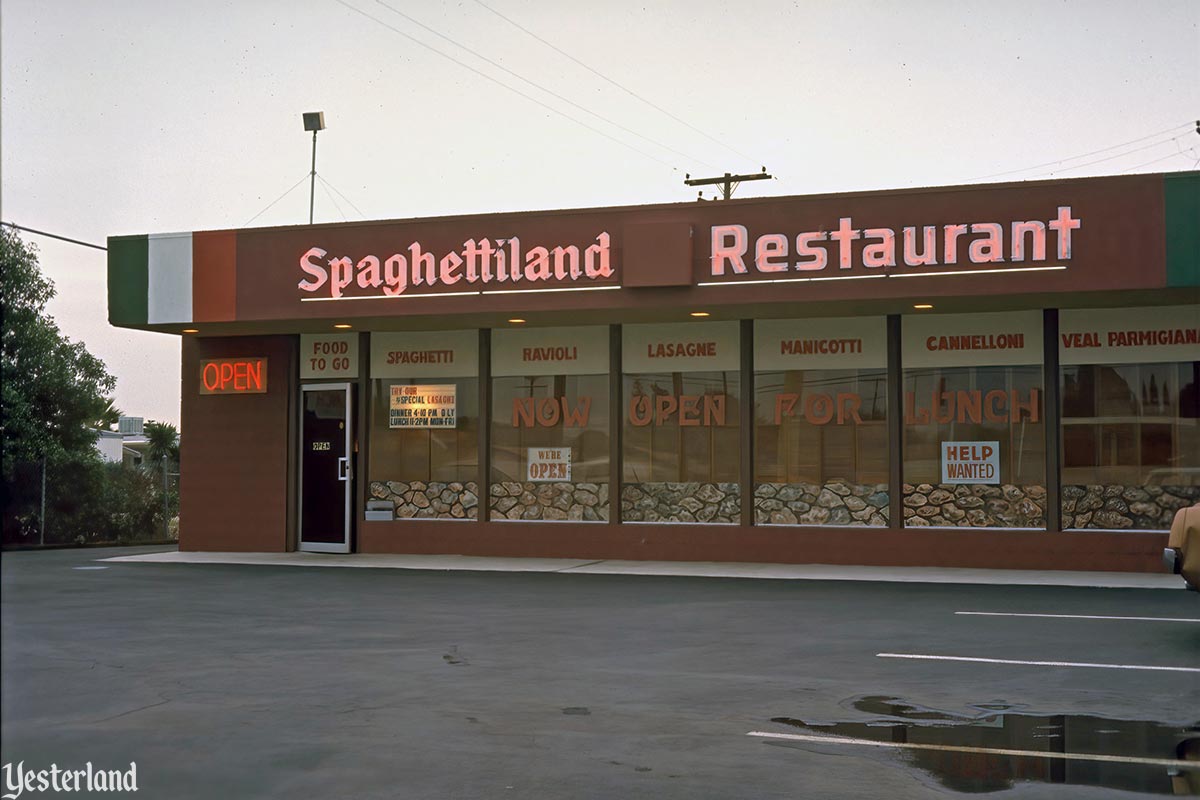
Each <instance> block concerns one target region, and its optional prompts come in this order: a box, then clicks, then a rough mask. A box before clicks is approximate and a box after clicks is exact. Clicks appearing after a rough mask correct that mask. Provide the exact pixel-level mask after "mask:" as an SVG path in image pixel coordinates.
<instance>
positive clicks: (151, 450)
mask: <svg viewBox="0 0 1200 800" xmlns="http://www.w3.org/2000/svg"><path fill="white" fill-rule="evenodd" d="M145 433H146V455H147V456H148V457H149V459H150V463H151V464H169V463H179V431H178V430H176V429H175V426H174V425H172V424H170V423H169V422H155V421H154V420H151V421H150V422H147V423H146V426H145Z"/></svg>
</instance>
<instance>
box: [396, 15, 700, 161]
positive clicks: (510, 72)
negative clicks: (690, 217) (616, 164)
mask: <svg viewBox="0 0 1200 800" xmlns="http://www.w3.org/2000/svg"><path fill="white" fill-rule="evenodd" d="M375 2H376V3H378V4H379V5H381V6H383V7H384V8H386V9H387V10H388V11H391V12H392V13H393V14H396V15H398V16H401V17H403V18H404V19H406V20H408V21H409V22H411V23H412V24H414V25H416V26H418V27H419V28H422V29H423V30H426V31H429V32H430V33H432V34H433V35H434V36H436V37H438V38H439V39H443V40H445V41H447V42H449V43H450V44H452V45H454V46H455V47H457V48H458V49H459V50H465V51H466V52H468V53H470V54H471V55H473V56H475V57H476V58H478V59H480V60H481V61H485V62H487V63H488V64H491V65H492V66H493V67H495V68H496V69H498V70H500V71H502V72H504V73H506V74H508V75H511V76H513V77H514V78H516V79H517V80H519V81H524V82H525V83H527V84H529V85H530V86H532V87H534V88H535V89H540V90H541V91H543V92H545V93H546V94H548V95H550V96H551V97H553V98H555V99H556V100H560V101H561V102H563V103H566V104H567V105H569V106H571V107H572V108H577V109H579V110H580V111H582V112H584V113H585V114H591V115H592V116H593V117H595V118H596V119H599V120H602V121H604V122H607V123H608V124H609V125H612V126H613V127H614V128H619V129H620V130H623V131H625V132H626V133H628V134H630V135H632V136H636V137H638V138H639V139H642V140H644V141H647V142H649V143H650V144H652V145H655V146H656V147H661V148H662V149H664V150H669V151H670V152H672V153H674V154H675V155H677V156H679V157H681V158H686V159H687V160H688V161H694V162H696V163H698V164H703V165H704V166H706V167H712V168H713V169H716V166H715V165H713V164H710V163H708V162H707V161H702V160H701V159H699V158H696V157H695V156H691V155H688V154H687V153H684V152H682V151H680V150H676V149H675V148H674V147H671V146H670V145H669V144H663V143H662V142H660V141H658V140H657V139H652V138H650V137H649V136H645V135H644V134H641V133H638V132H637V131H635V130H634V129H632V128H629V127H626V126H625V125H622V124H621V123H619V122H615V121H613V120H611V119H609V118H608V117H606V116H604V115H603V114H600V113H597V112H596V111H593V110H592V109H590V108H588V107H587V106H585V105H582V104H580V103H576V102H575V101H574V100H572V99H571V98H569V97H565V96H563V95H561V94H559V93H558V92H556V91H554V90H553V89H547V88H546V87H545V86H542V85H541V84H540V83H537V82H535V81H532V80H530V79H529V78H526V77H525V76H524V75H521V74H520V73H518V72H515V71H513V70H511V69H509V68H508V67H506V66H504V65H503V64H501V63H500V62H498V61H494V60H492V59H490V58H488V57H487V56H485V55H482V54H481V53H477V52H476V51H474V50H472V49H471V48H469V47H467V46H466V45H463V44H460V43H459V42H457V41H455V40H454V39H452V38H450V37H449V36H447V35H446V34H444V33H442V32H440V31H438V30H435V29H434V28H431V27H430V26H428V25H426V24H425V23H423V22H421V21H420V20H419V19H416V18H414V17H411V16H409V15H408V14H405V13H404V12H403V11H401V10H400V9H398V8H395V7H394V6H391V5H389V4H388V3H386V2H384V0H375Z"/></svg>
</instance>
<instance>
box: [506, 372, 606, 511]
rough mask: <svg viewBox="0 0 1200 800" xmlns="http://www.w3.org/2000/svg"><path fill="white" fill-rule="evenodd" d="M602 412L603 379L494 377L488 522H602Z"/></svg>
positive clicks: (603, 445)
mask: <svg viewBox="0 0 1200 800" xmlns="http://www.w3.org/2000/svg"><path fill="white" fill-rule="evenodd" d="M608 405H609V402H608V375H540V376H529V377H498V378H494V379H493V380H492V477H491V483H492V485H491V491H490V498H489V505H490V508H491V518H492V519H523V520H582V521H601V520H607V519H608V479H609V466H608V452H609V451H608V425H609V409H608ZM568 461H569V467H568ZM568 469H569V475H568V473H567V470H568Z"/></svg>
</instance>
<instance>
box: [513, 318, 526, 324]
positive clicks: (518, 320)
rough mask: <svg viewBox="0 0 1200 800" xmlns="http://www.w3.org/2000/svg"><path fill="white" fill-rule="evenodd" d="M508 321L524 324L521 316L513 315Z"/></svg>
mask: <svg viewBox="0 0 1200 800" xmlns="http://www.w3.org/2000/svg"><path fill="white" fill-rule="evenodd" d="M509 322H511V323H512V324H513V325H523V324H525V320H523V319H521V318H519V317H513V318H512V319H510V320H509Z"/></svg>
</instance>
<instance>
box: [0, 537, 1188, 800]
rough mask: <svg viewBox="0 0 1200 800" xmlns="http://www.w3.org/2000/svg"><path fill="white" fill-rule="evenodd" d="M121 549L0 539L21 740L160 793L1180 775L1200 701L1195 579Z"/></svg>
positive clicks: (740, 788)
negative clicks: (222, 559)
mask: <svg viewBox="0 0 1200 800" xmlns="http://www.w3.org/2000/svg"><path fill="white" fill-rule="evenodd" d="M118 552H129V551H99V552H98V551H95V550H66V551H52V552H42V553H30V552H23V553H6V554H4V556H3V559H2V560H0V586H2V589H3V598H2V611H3V614H2V617H3V629H2V634H3V642H2V644H3V648H2V667H3V697H2V704H3V728H2V735H3V745H2V751H3V756H2V760H3V762H4V763H11V764H14V765H15V764H17V763H18V762H22V761H23V762H24V763H25V765H26V767H27V768H29V769H35V768H46V767H49V765H50V764H51V763H54V764H57V765H58V766H60V767H67V768H78V767H82V766H83V765H84V764H85V763H86V762H92V763H93V764H95V765H96V767H97V768H98V769H99V768H104V769H112V768H118V767H120V768H127V767H128V765H129V763H130V762H136V764H137V776H138V787H139V792H138V796H142V797H152V798H159V797H162V798H216V797H219V798H243V797H246V798H261V797H329V798H384V797H389V798H390V797H398V798H459V797H461V798H475V797H480V798H489V797H502V798H552V797H564V798H576V797H580V798H592V797H595V798H608V797H654V798H697V797H745V798H756V797H789V798H790V797H822V798H831V797H846V798H851V797H853V798H863V797H888V798H918V797H943V796H956V795H958V794H961V793H976V792H981V791H989V792H995V791H999V792H1009V793H1010V794H1011V796H1013V797H1020V798H1033V797H1055V798H1062V797H1068V798H1076V797H1079V798H1083V797H1139V796H1140V797H1144V796H1147V794H1146V793H1159V794H1171V793H1172V792H1179V791H1190V789H1189V788H1188V787H1189V786H1190V784H1187V783H1186V781H1187V780H1188V778H1189V776H1191V778H1192V779H1193V780H1195V773H1193V772H1190V771H1189V770H1186V769H1185V770H1183V774H1182V776H1181V777H1178V778H1176V779H1175V781H1174V783H1172V778H1171V776H1170V773H1171V772H1172V771H1178V769H1179V767H1178V766H1177V765H1176V766H1172V765H1171V762H1172V761H1175V760H1177V758H1178V756H1177V754H1176V752H1174V751H1173V748H1174V746H1175V743H1176V742H1178V741H1182V740H1183V739H1184V738H1186V737H1187V730H1188V729H1189V728H1190V727H1191V726H1197V725H1200V624H1198V623H1200V596H1197V595H1196V594H1194V593H1190V592H1185V591H1183V590H1182V589H1180V590H1178V591H1175V590H1161V589H1160V590H1152V589H1096V588H1071V587H1042V586H1035V587H1027V586H1023V587H1010V586H965V585H945V584H943V585H937V584H914V583H856V582H825V581H784V580H736V579H716V578H678V577H674V578H668V577H646V576H622V575H578V574H576V575H571V574H530V573H494V572H493V573H467V572H449V573H447V572H421V571H407V570H388V569H328V568H305V567H264V566H231V565H195V564H148V563H112V562H109V563H105V562H98V561H96V560H95V559H98V558H104V557H107V556H110V555H116V554H117V553H118ZM961 612H985V613H982V614H981V613H961ZM993 614H997V615H1000V614H1002V615H1020V614H1026V615H1058V616H992V615H993ZM1084 617H1087V618H1084ZM1105 617H1132V618H1136V619H1108V618H1105ZM916 656H920V657H919V658H918V657H916ZM947 659H953V660H947ZM1048 662H1053V663H1048ZM868 723H869V724H868ZM751 734H753V735H751ZM833 734H837V735H839V736H841V737H842V740H841V741H836V742H831V741H829V740H828V739H827V740H826V741H817V740H815V737H827V736H829V735H833ZM1196 735H1200V734H1196ZM970 748H974V749H970ZM1011 750H1017V751H1022V752H1023V753H1024V752H1026V751H1047V750H1048V751H1057V752H1058V753H1060V754H1062V753H1069V754H1075V755H1080V756H1082V757H1081V758H1078V759H1076V758H1070V759H1064V758H1061V757H1054V758H1044V757H1038V756H1034V755H1028V754H1021V753H1018V754H1012V753H1008V752H996V751H1011ZM1198 766H1200V764H1198ZM1198 785H1200V784H1198ZM1198 791H1200V789H1198ZM25 796H26V797H31V796H37V795H36V794H33V795H30V794H26V795H25ZM75 796H82V795H78V794H77V795H75ZM97 796H100V795H97ZM103 796H111V795H103Z"/></svg>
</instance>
